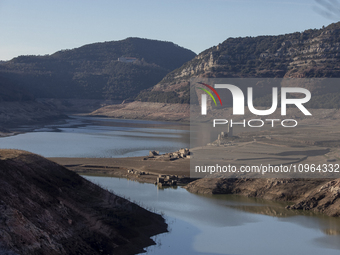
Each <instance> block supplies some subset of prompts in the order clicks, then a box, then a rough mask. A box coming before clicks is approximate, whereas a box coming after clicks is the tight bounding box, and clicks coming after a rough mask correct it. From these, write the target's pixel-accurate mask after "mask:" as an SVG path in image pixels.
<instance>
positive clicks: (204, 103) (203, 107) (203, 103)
mask: <svg viewBox="0 0 340 255" xmlns="http://www.w3.org/2000/svg"><path fill="white" fill-rule="evenodd" d="M198 84H201V85H203V86H205V87H207V88H208V89H210V90H211V91H212V92H213V93H214V94H215V95H216V96H217V98H218V100H219V101H220V104H221V106H222V105H223V104H222V100H221V97H220V95H219V94H218V93H217V91H216V90H215V89H214V88H213V87H211V86H210V85H208V84H205V83H203V82H198ZM198 88H199V89H201V90H203V91H204V92H206V93H207V94H208V95H209V96H210V97H211V98H212V100H213V101H214V103H215V105H216V106H217V103H216V100H215V97H214V96H213V94H211V92H210V91H209V90H207V89H204V88H200V87H198ZM201 114H202V115H207V95H206V94H202V95H201Z"/></svg>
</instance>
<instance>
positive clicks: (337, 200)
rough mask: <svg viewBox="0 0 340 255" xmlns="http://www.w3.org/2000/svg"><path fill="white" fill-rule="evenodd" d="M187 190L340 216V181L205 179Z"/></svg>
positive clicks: (188, 186)
mask: <svg viewBox="0 0 340 255" xmlns="http://www.w3.org/2000/svg"><path fill="white" fill-rule="evenodd" d="M186 189H187V190H188V191H190V192H192V193H199V194H237V195H242V196H248V197H258V198H263V199H267V200H277V201H292V202H295V204H294V205H291V206H288V207H287V209H300V210H311V211H314V212H321V213H324V214H326V215H329V216H340V179H335V180H330V179H261V178H258V179H227V178H203V179H199V180H196V181H193V182H191V183H189V184H188V185H187V186H186Z"/></svg>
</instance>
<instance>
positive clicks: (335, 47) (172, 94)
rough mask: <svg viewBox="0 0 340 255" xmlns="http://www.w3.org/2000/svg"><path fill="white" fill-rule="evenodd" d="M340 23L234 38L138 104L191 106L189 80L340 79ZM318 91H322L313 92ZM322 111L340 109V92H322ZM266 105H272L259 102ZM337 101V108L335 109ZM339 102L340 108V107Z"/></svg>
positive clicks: (143, 96) (202, 55) (191, 63)
mask: <svg viewBox="0 0 340 255" xmlns="http://www.w3.org/2000/svg"><path fill="white" fill-rule="evenodd" d="M339 35H340V22H338V23H334V24H331V25H329V26H327V27H324V28H322V29H309V30H306V31H304V32H301V33H300V32H296V33H292V34H285V35H279V36H258V37H244V38H228V39H227V40H225V41H224V42H222V43H220V44H219V45H217V46H214V47H211V48H209V49H207V50H205V51H203V52H202V53H200V54H199V55H198V56H196V57H195V58H194V59H192V60H191V61H189V62H187V63H185V64H184V65H183V66H181V67H180V68H178V69H176V70H174V71H172V72H170V73H169V74H167V75H166V76H165V77H164V78H163V79H162V81H160V82H159V83H158V84H157V85H155V86H154V87H153V88H151V89H148V90H144V91H142V92H141V93H140V94H139V95H138V97H137V100H141V101H149V102H167V103H188V102H189V86H188V84H189V80H190V78H192V77H204V78H241V77H242V78H312V77H317V78H323V77H327V78H330V77H332V78H339V77H340V62H339V58H340V36H339ZM311 89H312V90H313V89H314V90H315V89H316V88H311ZM316 94H317V95H318V101H322V102H324V104H325V105H324V104H320V102H319V103H318V104H316V105H314V106H315V107H316V108H318V107H326V108H333V107H337V108H338V107H339V106H340V104H339V100H337V99H339V98H340V87H339V88H338V89H337V90H336V91H329V90H327V89H324V88H318V90H317V93H316ZM259 101H260V103H259V105H263V106H264V105H266V101H267V100H266V99H265V98H264V99H261V100H259ZM330 101H333V102H334V104H331V105H330V104H329V102H330ZM336 102H337V103H336Z"/></svg>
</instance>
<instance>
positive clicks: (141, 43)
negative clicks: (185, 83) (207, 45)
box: [0, 37, 196, 100]
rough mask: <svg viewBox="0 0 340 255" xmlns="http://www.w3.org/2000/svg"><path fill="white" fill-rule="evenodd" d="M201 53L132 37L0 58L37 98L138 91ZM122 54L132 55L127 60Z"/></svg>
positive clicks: (5, 71)
mask: <svg viewBox="0 0 340 255" xmlns="http://www.w3.org/2000/svg"><path fill="white" fill-rule="evenodd" d="M195 55H196V54H195V53H194V52H192V51H190V50H188V49H185V48H183V47H180V46H178V45H176V44H174V43H172V42H164V41H158V40H149V39H142V38H131V37H130V38H127V39H124V40H120V41H110V42H102V43H93V44H87V45H84V46H81V47H78V48H75V49H72V50H61V51H57V52H55V53H53V54H51V55H45V56H18V57H16V58H13V59H12V60H10V61H6V62H1V63H0V75H1V76H2V77H4V78H6V79H7V80H9V81H11V82H12V83H14V84H16V86H18V87H20V88H23V89H26V90H29V91H30V93H32V94H33V96H34V97H37V98H85V99H116V100H117V99H119V100H124V99H128V98H133V97H135V96H136V95H137V94H138V93H139V91H140V90H142V89H146V88H148V87H151V86H153V85H154V84H156V83H157V82H159V81H160V80H161V79H162V78H163V77H164V76H165V75H166V74H167V73H168V72H169V71H171V70H173V69H175V68H177V67H179V66H181V65H182V64H183V63H185V62H186V61H188V60H190V59H192V58H193V57H194V56H195ZM120 57H133V58H135V59H136V60H135V61H134V62H131V63H128V62H124V61H119V60H118V58H120Z"/></svg>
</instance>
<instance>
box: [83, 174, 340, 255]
mask: <svg viewBox="0 0 340 255" xmlns="http://www.w3.org/2000/svg"><path fill="white" fill-rule="evenodd" d="M85 178H87V179H88V180H90V181H92V182H94V183H97V184H100V185H102V186H103V187H106V188H107V189H109V190H113V192H115V193H116V194H118V195H122V196H125V197H127V198H129V199H130V200H131V201H136V202H137V203H139V204H140V205H142V206H144V207H146V208H153V209H155V210H156V211H158V212H162V213H164V215H165V217H166V219H167V221H168V223H169V230H170V232H169V233H165V234H161V235H158V236H156V237H154V240H155V241H156V243H158V244H157V245H155V246H151V247H149V248H148V249H147V251H148V252H147V254H162V255H166V254H169V255H170V254H171V255H172V254H189V255H190V254H242V255H264V254H271V255H276V254H277V255H281V254H282V255H286V254H309V255H314V254H315V255H320V254H325V255H328V254H329V255H333V254H334V255H335V254H340V235H339V234H340V219H338V218H332V217H326V216H322V215H315V214H313V213H306V212H305V213H304V212H300V211H290V210H286V209H285V208H284V207H285V205H286V204H283V203H276V202H268V201H264V200H259V199H250V198H245V197H241V196H232V195H210V196H201V195H195V194H191V193H189V192H187V191H186V190H185V189H183V188H180V187H178V188H176V189H172V188H167V189H157V188H156V186H155V185H153V184H147V183H138V182H135V181H130V180H127V179H124V178H120V179H119V178H112V177H94V176H87V177H85Z"/></svg>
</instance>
